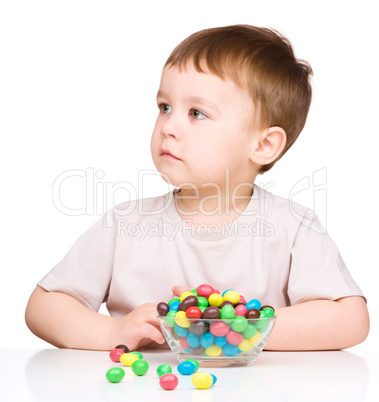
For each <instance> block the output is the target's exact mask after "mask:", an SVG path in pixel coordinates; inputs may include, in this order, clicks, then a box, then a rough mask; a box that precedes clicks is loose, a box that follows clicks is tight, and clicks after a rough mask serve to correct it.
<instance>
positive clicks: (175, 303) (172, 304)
mask: <svg viewBox="0 0 379 402" xmlns="http://www.w3.org/2000/svg"><path fill="white" fill-rule="evenodd" d="M179 304H180V302H178V301H174V302H172V303H171V305H170V308H169V310H168V311H173V310H174V311H178V309H179Z"/></svg>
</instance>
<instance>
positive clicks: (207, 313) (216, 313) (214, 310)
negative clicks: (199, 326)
mask: <svg viewBox="0 0 379 402" xmlns="http://www.w3.org/2000/svg"><path fill="white" fill-rule="evenodd" d="M219 317H220V309H219V308H218V307H214V306H211V307H207V308H206V309H205V310H204V312H203V318H206V319H211V320H212V319H216V318H219Z"/></svg>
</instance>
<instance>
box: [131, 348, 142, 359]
mask: <svg viewBox="0 0 379 402" xmlns="http://www.w3.org/2000/svg"><path fill="white" fill-rule="evenodd" d="M130 353H133V354H134V355H136V356H138V358H139V359H143V356H142V353H140V352H137V351H136V350H135V351H134V352H130Z"/></svg>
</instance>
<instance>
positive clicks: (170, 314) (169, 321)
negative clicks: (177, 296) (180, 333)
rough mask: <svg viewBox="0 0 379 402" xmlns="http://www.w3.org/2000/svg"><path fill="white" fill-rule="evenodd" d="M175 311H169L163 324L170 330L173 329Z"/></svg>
mask: <svg viewBox="0 0 379 402" xmlns="http://www.w3.org/2000/svg"><path fill="white" fill-rule="evenodd" d="M176 313H177V311H175V310H171V311H169V312H168V313H167V315H166V317H165V319H164V322H165V323H166V325H168V326H169V327H170V328H174V327H175V316H176Z"/></svg>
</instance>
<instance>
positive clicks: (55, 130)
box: [0, 0, 379, 350]
mask: <svg viewBox="0 0 379 402" xmlns="http://www.w3.org/2000/svg"><path fill="white" fill-rule="evenodd" d="M374 3H375V2H374V1H372V2H369V1H360V2H356V3H355V2H351V1H333V2H330V1H325V2H322V1H318V2H313V5H309V2H304V1H285V2H283V1H269V2H265V1H234V2H231V1H221V0H217V1H192V2H187V1H186V2H184V1H183V2H181V1H177V0H176V1H170V0H166V1H163V2H158V1H135V2H127V1H80V0H75V1H33V2H29V1H16V0H14V1H3V2H1V4H0V59H1V62H0V133H1V147H0V163H1V181H0V184H1V197H0V203H1V256H0V258H1V260H0V269H1V281H0V291H1V296H2V297H1V298H2V300H1V307H0V313H1V327H2V330H1V331H0V348H14V347H24V348H40V347H41V348H45V347H50V345H48V344H47V343H45V342H44V341H41V340H39V339H38V338H36V337H35V336H34V335H33V334H32V333H31V332H29V330H28V329H27V327H26V325H25V323H24V311H25V307H26V304H27V301H28V298H29V295H30V293H31V292H32V290H33V289H34V287H35V285H36V282H37V281H38V280H39V279H40V278H42V276H44V275H45V274H46V273H47V272H48V271H49V270H50V269H51V268H53V267H54V266H55V265H56V264H57V263H58V262H59V261H60V260H61V259H62V258H63V256H64V255H65V253H66V252H67V251H68V249H69V248H70V247H71V245H72V244H73V243H74V242H75V240H76V239H77V238H78V237H79V236H80V235H81V234H82V233H83V232H84V231H85V230H87V229H88V228H89V226H90V225H92V224H93V223H94V222H95V221H96V220H98V219H99V218H100V215H101V214H102V213H103V212H105V210H106V209H109V208H111V207H112V206H113V204H114V203H115V204H117V203H119V202H122V201H126V200H128V199H133V198H136V197H137V198H143V197H149V196H156V195H161V194H163V193H165V192H167V191H168V190H170V187H168V185H167V184H166V183H165V182H164V181H163V180H162V179H161V178H159V175H152V176H150V177H149V178H148V179H147V180H145V182H144V183H138V176H139V172H142V171H143V170H149V169H150V170H155V167H154V165H153V162H152V158H151V155H150V135H151V133H152V129H153V126H154V122H155V118H156V116H157V113H158V109H157V106H156V104H155V96H156V92H157V90H158V86H159V80H160V74H161V70H162V67H163V64H164V62H165V60H166V59H167V57H168V56H169V54H170V52H171V50H172V49H173V48H174V47H175V46H176V45H177V44H178V43H179V42H180V41H182V40H183V39H185V38H186V37H187V36H189V35H190V34H192V33H193V32H195V31H198V30H201V29H204V28H209V27H214V26H223V25H231V24H241V23H242V24H251V25H257V26H265V27H272V28H275V29H277V30H279V31H281V32H282V33H284V34H285V35H286V36H287V37H288V38H289V39H290V40H291V42H292V43H293V45H294V48H295V52H296V55H297V57H299V58H302V59H305V60H307V61H309V62H310V64H311V65H312V68H313V70H314V78H313V88H314V98H313V104H312V106H311V110H310V114H309V118H308V121H307V124H306V127H305V129H304V130H303V133H302V134H301V136H300V138H299V139H298V141H297V142H296V143H295V145H294V146H293V147H292V149H291V150H290V151H289V152H288V153H287V155H286V156H285V157H284V158H283V159H282V160H281V161H280V162H278V163H277V165H276V166H275V167H274V169H273V170H272V171H270V172H269V173H267V174H265V175H264V176H258V179H257V184H260V183H269V182H272V185H271V188H270V191H271V192H273V193H275V194H278V195H281V196H283V197H287V198H288V197H289V196H290V193H291V189H293V187H294V186H295V185H296V184H297V183H298V182H299V181H301V180H302V179H303V178H306V177H309V178H310V181H311V182H312V173H314V172H317V171H320V172H321V173H322V175H323V177H324V178H325V173H326V181H327V183H326V184H325V185H323V186H321V187H320V189H321V190H322V191H321V192H318V193H317V194H318V195H317V197H316V201H315V202H314V199H313V194H316V193H314V192H313V190H312V189H311V190H309V191H304V192H302V193H299V194H298V195H296V197H297V198H294V200H295V201H297V202H300V203H302V204H306V205H308V206H310V207H312V208H315V210H316V212H317V213H318V214H319V215H320V218H321V220H322V222H323V223H324V225H326V226H327V230H328V232H329V234H330V235H331V237H332V238H333V240H334V241H335V242H336V243H337V245H338V247H339V250H340V252H341V254H342V256H343V258H344V260H345V262H346V264H347V266H348V267H349V270H350V272H351V274H352V275H353V277H354V279H355V280H356V281H357V283H358V284H359V286H360V287H361V289H362V290H363V292H364V293H365V295H366V296H367V299H368V306H369V310H370V314H371V325H372V328H371V333H370V335H369V337H368V339H367V340H366V341H365V342H364V343H363V344H361V345H359V346H357V347H356V348H359V349H371V350H373V349H376V350H377V349H378V347H377V344H376V342H375V338H376V339H378V336H379V333H378V332H379V329H378V322H377V314H376V312H377V309H378V308H379V296H378V293H379V292H378V289H377V286H378V281H377V278H378V276H377V273H376V271H377V269H378V258H377V250H378V248H379V247H378V244H377V243H378V240H379V239H378V231H377V227H378V224H379V222H378V212H377V208H378V207H377V204H378V194H379V192H378V182H377V173H378V165H377V159H378V156H377V155H378V135H379V130H378V125H377V113H378V106H379V105H378V89H379V85H378V56H377V54H378V50H377V49H378V46H377V42H378V39H379V38H378V30H377V28H375V26H376V24H377V18H376V12H375V11H374V10H376V6H375V4H374ZM320 169H321V170H320ZM70 170H77V171H78V172H77V173H80V171H81V172H82V174H83V175H84V173H86V172H87V181H86V179H85V177H84V176H83V177H79V176H76V177H74V176H73V177H71V178H70V179H67V180H65V181H64V182H63V183H62V185H61V187H60V197H61V198H60V202H61V203H62V204H64V205H66V206H69V207H70V208H71V209H79V208H87V213H84V214H82V215H78V216H72V215H69V214H67V213H62V212H61V211H60V210H59V209H58V207H57V202H53V183H54V181H55V180H56V179H57V178H59V177H62V176H60V175H62V174H63V173H64V172H67V171H70ZM96 172H98V173H97V176H92V177H91V174H92V173H96ZM320 172H319V173H320ZM106 183H108V186H110V190H109V191H105V192H104V193H105V194H104V198H105V199H106V200H107V201H106V203H105V202H102V201H101V200H102V198H103V193H102V191H101V189H103V188H105V186H106ZM127 185H128V186H129V188H135V189H136V194H133V193H131V194H130V195H129V194H128V192H127V191H126V189H125V188H126V187H127ZM112 186H114V188H113V190H112ZM91 187H93V188H94V191H93V192H91ZM116 188H119V189H118V190H117V191H115V189H116ZM325 194H326V198H325V200H326V203H323V201H322V200H323V197H324V196H325ZM54 201H56V199H55V200H54ZM91 209H92V210H93V212H91ZM125 291H128V285H127V284H126V285H125ZM351 319H352V320H354V317H352V318H351Z"/></svg>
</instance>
